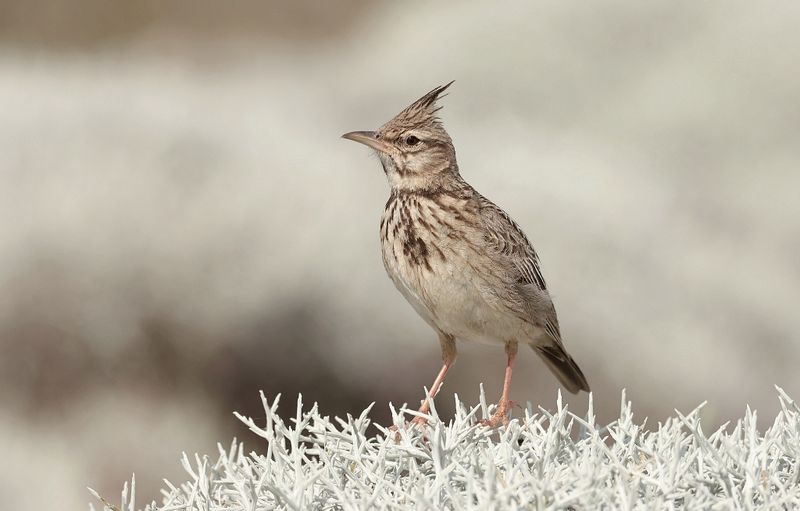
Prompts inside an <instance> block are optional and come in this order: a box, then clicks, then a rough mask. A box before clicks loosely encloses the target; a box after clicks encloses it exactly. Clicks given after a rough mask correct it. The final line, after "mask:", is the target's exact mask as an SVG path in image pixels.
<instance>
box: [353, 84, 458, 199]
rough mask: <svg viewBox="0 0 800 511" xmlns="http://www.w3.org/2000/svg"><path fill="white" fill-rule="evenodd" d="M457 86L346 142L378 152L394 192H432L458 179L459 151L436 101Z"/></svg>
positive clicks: (435, 92) (428, 96)
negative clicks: (407, 190)
mask: <svg viewBox="0 0 800 511" xmlns="http://www.w3.org/2000/svg"><path fill="white" fill-rule="evenodd" d="M452 83H453V82H450V83H448V84H447V85H442V86H441V87H436V88H435V89H433V90H432V91H430V92H429V93H427V94H425V95H424V96H422V97H421V98H419V99H418V100H416V101H414V102H413V103H411V104H410V105H409V106H408V107H406V108H405V109H404V110H403V111H402V112H400V113H399V114H397V115H396V116H394V118H393V119H392V120H390V121H389V122H387V123H386V124H384V125H383V126H381V127H380V128H378V130H377V131H352V132H350V133H345V134H344V135H342V137H343V138H346V139H348V140H353V141H355V142H359V143H362V144H364V145H366V146H369V147H371V148H372V149H374V150H375V151H376V152H377V154H378V157H379V158H380V160H381V164H382V165H383V170H384V171H385V172H386V177H387V178H388V179H389V183H390V184H391V186H392V188H400V189H430V188H434V187H437V186H442V185H445V184H446V183H447V182H448V181H452V180H454V179H458V164H457V163H456V151H455V148H454V147H453V142H452V140H450V136H449V135H448V134H447V132H446V131H445V130H444V126H442V122H441V120H440V119H439V117H437V115H436V112H438V111H439V109H441V107H440V106H437V105H436V100H437V99H439V98H440V97H441V94H442V93H443V92H444V91H445V90H447V88H448V87H450V85H451V84H452Z"/></svg>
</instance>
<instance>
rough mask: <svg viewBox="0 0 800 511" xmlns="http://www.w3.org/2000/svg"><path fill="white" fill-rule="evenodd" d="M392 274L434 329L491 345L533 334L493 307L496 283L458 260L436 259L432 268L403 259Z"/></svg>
mask: <svg viewBox="0 0 800 511" xmlns="http://www.w3.org/2000/svg"><path fill="white" fill-rule="evenodd" d="M393 262H394V264H387V272H388V273H389V276H390V277H391V278H392V280H393V281H394V283H395V286H396V287H397V288H398V289H399V290H400V292H401V293H402V294H403V296H404V297H405V298H406V300H408V302H409V303H410V304H411V305H412V307H414V309H415V310H416V311H417V313H418V314H420V316H422V318H423V319H424V320H425V321H426V322H427V323H428V324H430V325H431V326H432V327H434V328H436V329H438V330H440V331H442V332H445V333H448V334H450V335H453V336H455V337H456V338H458V339H461V340H465V341H473V342H483V343H490V344H501V343H505V342H506V341H508V340H514V339H516V340H519V339H522V338H525V337H529V336H530V332H527V330H530V328H531V325H529V324H527V323H526V322H524V321H522V320H521V319H519V318H518V317H517V316H516V315H514V314H513V313H511V312H510V311H508V310H504V309H503V308H502V307H497V305H496V304H492V303H490V302H491V301H492V299H491V296H492V295H491V291H490V287H491V284H490V283H489V282H486V281H485V279H484V278H483V277H482V276H481V275H478V274H476V272H475V271H474V270H473V269H472V268H471V267H470V266H469V265H467V264H465V263H464V262H463V261H462V260H460V259H459V258H457V257H449V258H448V259H447V260H446V261H442V260H431V261H430V263H429V266H430V268H428V267H427V266H421V265H414V264H413V262H412V261H404V260H403V258H402V257H401V258H399V260H398V259H395V260H394V261H393Z"/></svg>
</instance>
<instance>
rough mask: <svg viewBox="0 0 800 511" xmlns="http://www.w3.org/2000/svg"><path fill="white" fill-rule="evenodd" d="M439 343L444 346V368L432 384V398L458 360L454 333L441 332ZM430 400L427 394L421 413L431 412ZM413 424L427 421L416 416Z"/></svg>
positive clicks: (420, 409)
mask: <svg viewBox="0 0 800 511" xmlns="http://www.w3.org/2000/svg"><path fill="white" fill-rule="evenodd" d="M439 344H441V346H442V368H441V369H440V370H439V374H438V375H437V376H436V379H435V380H434V381H433V385H431V389H430V396H431V397H430V398H431V399H433V398H435V397H436V394H438V393H439V390H441V388H442V383H444V377H445V376H446V375H447V371H449V370H450V367H451V366H452V365H453V363H454V362H455V361H456V341H455V338H454V337H453V336H452V335H447V334H442V333H440V334H439ZM430 409H431V407H430V401H429V400H428V398H427V396H426V397H425V399H424V400H423V401H422V406H420V408H419V412H420V413H425V414H427V413H428V412H430ZM411 422H412V424H426V423H427V421H426V420H425V419H423V418H422V417H414V419H413V420H412V421H411Z"/></svg>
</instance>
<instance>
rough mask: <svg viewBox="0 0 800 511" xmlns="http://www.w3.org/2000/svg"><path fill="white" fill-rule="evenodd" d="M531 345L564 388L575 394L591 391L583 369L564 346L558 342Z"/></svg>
mask: <svg viewBox="0 0 800 511" xmlns="http://www.w3.org/2000/svg"><path fill="white" fill-rule="evenodd" d="M531 347H532V348H533V349H534V351H536V353H538V354H539V356H540V357H542V360H544V363H545V364H547V367H549V368H550V370H551V371H553V374H555V375H556V378H558V381H559V382H560V383H561V385H563V386H564V388H566V389H567V390H568V391H570V392H572V393H573V394H577V393H578V391H579V390H585V391H586V392H589V382H587V381H586V377H585V376H584V375H583V371H581V368H580V367H578V364H576V363H575V361H574V360H573V359H572V357H571V356H569V353H567V352H566V351H565V350H564V348H562V347H561V346H559V345H557V344H551V345H549V346H535V345H533V346H531Z"/></svg>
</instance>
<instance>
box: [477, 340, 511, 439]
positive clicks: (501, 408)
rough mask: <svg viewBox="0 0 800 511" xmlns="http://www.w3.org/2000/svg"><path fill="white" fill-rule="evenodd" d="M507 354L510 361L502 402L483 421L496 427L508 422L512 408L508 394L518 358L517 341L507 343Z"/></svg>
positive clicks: (507, 367) (486, 424)
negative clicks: (515, 361) (515, 360)
mask: <svg viewBox="0 0 800 511" xmlns="http://www.w3.org/2000/svg"><path fill="white" fill-rule="evenodd" d="M506 355H507V356H508V361H507V362H506V374H505V377H504V378H503V395H502V396H500V402H498V403H497V409H496V410H495V412H494V413H493V414H492V416H491V417H490V418H488V419H486V420H484V421H483V424H484V425H485V426H491V427H496V426H499V425H500V424H508V411H509V409H510V408H511V401H510V400H509V399H508V396H509V394H510V392H511V373H512V372H513V366H514V359H515V358H517V343H516V342H507V343H506Z"/></svg>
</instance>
